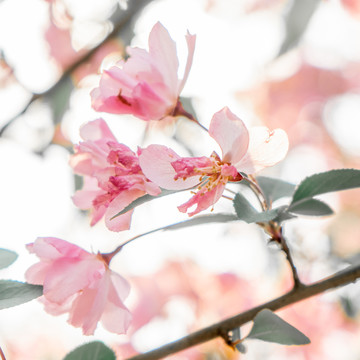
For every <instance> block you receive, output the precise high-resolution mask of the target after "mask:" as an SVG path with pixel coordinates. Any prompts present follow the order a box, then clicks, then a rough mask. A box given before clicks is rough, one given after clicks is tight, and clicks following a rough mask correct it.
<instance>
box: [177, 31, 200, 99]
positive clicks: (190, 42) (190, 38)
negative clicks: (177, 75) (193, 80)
mask: <svg viewBox="0 0 360 360" xmlns="http://www.w3.org/2000/svg"><path fill="white" fill-rule="evenodd" d="M186 42H187V47H188V58H187V61H186V66H185V71H184V76H183V78H182V80H181V82H180V84H179V90H178V94H180V93H181V91H182V90H183V88H184V86H185V83H186V81H187V78H188V76H189V72H190V69H191V66H192V62H193V58H194V51H195V43H196V35H191V34H190V33H189V32H188V33H187V35H186Z"/></svg>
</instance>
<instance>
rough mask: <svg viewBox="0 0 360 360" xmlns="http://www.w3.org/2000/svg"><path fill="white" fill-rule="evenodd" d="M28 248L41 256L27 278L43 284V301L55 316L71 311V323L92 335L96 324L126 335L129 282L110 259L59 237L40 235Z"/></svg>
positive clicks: (128, 313)
mask: <svg viewBox="0 0 360 360" xmlns="http://www.w3.org/2000/svg"><path fill="white" fill-rule="evenodd" d="M27 249H28V250H29V251H30V252H31V253H34V254H36V255H37V256H38V257H39V258H40V262H38V263H37V264H35V265H33V266H31V267H30V268H29V269H28V270H27V272H26V274H25V277H26V280H27V281H28V282H29V283H31V284H38V285H43V287H44V292H43V297H42V298H41V299H42V302H43V303H44V305H45V310H46V311H47V312H49V313H50V314H52V315H60V314H63V313H66V312H68V313H69V319H68V321H69V323H70V324H71V325H73V326H75V327H81V328H82V330H83V333H84V335H92V334H93V333H94V331H95V329H96V326H97V323H98V322H99V321H101V323H102V325H103V326H104V328H105V329H107V330H108V331H111V332H114V333H118V334H123V333H125V332H126V331H127V329H128V327H129V325H130V321H131V314H130V312H129V310H128V309H127V308H126V307H125V305H124V303H123V302H124V300H125V299H126V297H127V296H128V294H129V291H130V286H129V284H128V282H127V281H126V280H125V279H124V278H123V277H122V276H120V275H119V274H116V273H114V272H113V271H111V270H110V269H109V266H108V263H109V259H108V258H107V257H106V256H105V255H104V256H102V255H101V254H97V255H96V254H90V253H88V252H87V251H85V250H83V249H81V248H79V247H78V246H76V245H73V244H70V243H68V242H67V241H64V240H61V239H57V238H38V239H36V240H35V242H34V243H31V244H28V245H27Z"/></svg>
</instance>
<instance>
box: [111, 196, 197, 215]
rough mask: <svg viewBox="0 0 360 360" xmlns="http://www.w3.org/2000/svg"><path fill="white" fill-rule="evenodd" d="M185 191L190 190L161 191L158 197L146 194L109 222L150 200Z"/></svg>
mask: <svg viewBox="0 0 360 360" xmlns="http://www.w3.org/2000/svg"><path fill="white" fill-rule="evenodd" d="M185 190H190V189H184V190H165V189H162V190H161V193H160V194H159V195H156V196H153V195H148V194H146V195H144V196H141V197H139V198H137V199H136V200H134V201H133V202H132V203H131V204H129V205H128V206H126V207H125V208H124V209H123V210H121V211H119V212H118V213H117V214H116V215H114V216H113V217H112V218H111V219H110V220H112V219H115V218H116V217H118V216H120V215H122V214H125V213H127V212H128V211H130V210H132V209H135V208H136V207H138V206H140V205H142V204H145V203H147V202H149V201H151V200H154V199H158V198H161V197H163V196H167V195H171V194H175V193H178V192H181V191H185Z"/></svg>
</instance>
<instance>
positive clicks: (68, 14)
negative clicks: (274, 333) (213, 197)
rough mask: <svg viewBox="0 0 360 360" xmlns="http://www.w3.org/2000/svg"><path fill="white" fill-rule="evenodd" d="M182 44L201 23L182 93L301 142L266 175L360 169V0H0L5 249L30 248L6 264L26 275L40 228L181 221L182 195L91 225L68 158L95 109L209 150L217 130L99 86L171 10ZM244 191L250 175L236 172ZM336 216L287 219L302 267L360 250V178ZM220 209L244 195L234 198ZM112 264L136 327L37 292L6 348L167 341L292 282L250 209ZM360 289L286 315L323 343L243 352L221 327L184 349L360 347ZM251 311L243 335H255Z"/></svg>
mask: <svg viewBox="0 0 360 360" xmlns="http://www.w3.org/2000/svg"><path fill="white" fill-rule="evenodd" d="M157 21H161V23H162V24H163V25H164V26H165V27H166V28H167V29H168V30H169V33H170V35H171V36H172V38H173V39H174V40H175V41H176V43H177V49H178V56H179V59H180V64H181V65H180V70H179V74H180V77H181V74H182V73H183V69H184V65H185V61H186V56H187V52H186V42H185V38H184V35H185V34H186V31H187V30H189V31H190V33H192V34H196V35H197V44H196V49H195V56H194V63H193V67H192V69H191V72H190V76H189V79H188V82H187V84H186V86H185V89H184V91H183V93H182V96H183V98H184V103H185V105H186V107H187V109H188V110H191V111H192V112H193V113H194V114H196V117H197V118H198V119H199V121H200V122H201V123H203V124H204V125H205V126H208V125H209V122H210V120H211V117H212V115H213V114H214V113H215V112H216V111H219V110H220V109H221V108H222V107H224V106H228V107H229V108H230V109H231V110H232V111H233V112H234V113H235V114H237V115H238V116H239V117H240V118H242V120H243V121H244V122H245V123H246V124H247V125H248V126H252V125H261V124H263V125H266V126H268V127H269V128H277V127H281V128H283V129H284V130H286V131H287V133H288V136H289V139H290V150H289V153H288V156H287V158H286V159H285V160H284V161H283V162H282V163H280V164H278V165H276V166H275V167H273V168H271V169H268V170H266V171H264V172H262V174H261V175H268V176H274V177H279V178H281V179H283V180H286V181H290V182H293V183H298V182H299V181H300V180H302V179H303V178H304V177H306V176H308V175H310V174H313V173H316V172H320V171H326V170H330V169H334V168H342V167H346V168H358V169H359V168H360V41H359V39H360V1H358V0H297V1H296V0H294V1H290V0H242V1H238V0H191V1H190V0H143V1H140V0H129V1H125V0H118V1H117V0H104V1H101V2H99V1H93V0H87V1H86V2H85V1H82V0H53V1H51V0H47V1H46V0H1V1H0V109H1V111H0V169H1V186H0V199H1V200H0V201H1V202H0V219H1V223H0V224H1V226H0V247H2V248H7V249H10V250H13V251H16V252H17V253H18V254H19V259H18V260H17V261H16V262H15V263H14V264H13V265H12V266H11V267H9V268H7V269H4V270H1V272H0V277H1V278H2V279H14V280H24V275H23V274H24V272H25V271H26V269H27V268H28V267H29V266H30V265H31V264H33V263H34V262H35V261H36V259H35V257H34V256H31V255H29V254H28V253H27V251H26V250H25V246H24V245H25V244H27V243H30V242H32V241H34V240H35V238H36V237H38V236H53V237H59V238H62V239H65V240H67V241H70V242H73V243H75V244H77V245H79V246H82V247H83V248H85V249H86V250H88V251H94V252H97V251H102V252H107V251H111V250H113V249H114V248H115V247H116V246H117V245H118V244H119V243H120V242H123V241H125V240H127V239H129V238H130V237H132V236H134V235H137V234H140V233H143V232H145V231H148V230H151V229H153V228H155V227H159V226H163V225H167V224H171V223H174V222H176V221H180V220H185V219H186V218H187V215H184V214H180V213H179V212H178V210H177V208H176V206H178V205H180V204H182V203H183V202H185V201H186V200H187V199H188V198H189V194H188V193H181V194H176V195H173V196H169V197H166V198H161V199H159V200H156V201H153V202H152V203H148V204H145V205H143V206H141V207H139V208H138V209H136V211H135V213H134V216H133V222H132V228H131V230H129V231H125V232H122V233H112V232H110V231H108V230H107V229H106V227H105V225H104V224H103V223H102V222H100V223H99V224H97V225H96V226H95V227H93V228H91V227H90V226H89V217H88V214H87V213H86V212H81V211H79V210H78V209H77V208H76V207H75V206H74V205H73V203H72V201H71V196H72V195H73V194H74V191H75V190H76V189H78V188H79V187H80V186H81V179H79V178H77V177H74V175H73V173H72V171H71V169H70V167H69V165H68V160H69V155H70V154H71V153H72V144H73V143H77V142H79V140H80V138H79V127H80V126H81V124H83V123H85V122H87V121H90V120H94V119H96V118H99V117H103V118H104V119H105V120H106V121H107V122H108V124H109V126H110V127H111V129H112V130H113V132H114V134H115V135H116V137H117V139H118V141H119V142H123V143H125V144H126V145H128V146H129V147H131V148H132V149H133V150H136V148H137V146H147V145H148V144H150V143H162V144H165V145H168V146H171V147H172V148H173V149H174V150H176V151H177V152H178V153H179V154H182V155H183V156H188V155H190V154H193V155H195V156H201V155H206V156H208V155H210V154H211V152H212V151H213V150H216V148H214V146H215V143H214V142H213V141H212V139H209V138H208V137H207V135H206V134H205V133H204V132H203V131H201V129H199V128H198V127H196V126H195V125H194V124H191V123H189V122H187V121H186V120H185V119H179V120H178V121H177V122H176V123H166V124H164V123H154V124H147V123H145V122H143V121H141V120H138V119H136V118H134V117H131V116H124V115H123V116H115V115H109V114H105V113H96V112H95V111H94V110H92V109H91V102H90V95H89V93H90V91H91V90H92V89H93V88H94V87H96V86H97V85H98V82H99V74H100V73H101V71H102V70H103V69H106V68H108V67H109V66H111V65H112V64H114V63H115V62H116V61H117V60H119V59H121V58H122V57H124V56H125V54H126V51H125V49H126V46H128V45H131V46H139V47H142V48H146V47H147V39H148V35H149V32H150V30H151V28H152V26H153V25H154V24H155V23H156V22H157ZM234 189H236V188H234ZM324 198H325V199H326V201H327V202H328V203H330V204H331V206H332V207H333V208H334V209H335V210H336V213H337V214H336V215H335V216H332V217H328V218H322V219H313V218H311V219H307V218H302V219H301V220H293V221H289V222H288V223H286V225H285V235H286V236H287V238H288V241H289V246H290V248H291V250H292V252H293V256H294V260H295V263H296V265H297V267H298V270H299V273H300V277H301V279H302V280H303V281H304V282H305V283H309V282H313V281H316V280H320V279H321V278H323V277H326V276H330V275H331V274H333V273H334V272H336V271H338V270H340V269H342V268H344V267H346V266H347V265H348V264H352V263H358V262H359V258H360V255H359V254H360V191H359V190H351V191H347V192H344V193H340V194H339V193H338V194H335V195H334V194H330V195H327V196H325V197H324ZM214 211H215V212H225V211H227V212H229V211H233V210H232V204H231V202H230V201H227V200H226V199H223V200H222V201H220V202H219V203H217V204H216V205H215V209H214ZM112 269H113V270H116V271H118V272H119V273H120V274H122V275H123V276H124V277H126V278H127V279H128V280H129V282H130V283H131V285H132V292H131V295H130V297H129V298H128V301H127V302H126V304H127V306H128V307H129V308H130V310H131V311H132V312H133V316H134V320H133V324H132V326H131V328H130V331H129V334H128V335H121V336H118V335H114V334H109V333H107V332H106V331H105V330H103V329H102V328H101V326H100V325H99V326H98V329H97V331H96V333H95V336H93V337H85V336H83V335H82V334H81V329H75V328H72V327H71V326H69V325H68V324H67V323H66V315H65V316H60V317H52V316H51V315H48V314H46V313H45V312H44V311H43V309H42V305H41V304H40V303H38V302H37V301H36V300H35V301H32V302H30V303H27V304H24V305H22V306H18V307H14V308H10V309H5V310H2V311H1V312H0V346H1V347H2V349H3V351H4V352H5V354H6V356H7V360H33V359H39V360H59V359H62V358H63V357H64V355H65V354H66V353H67V352H69V351H70V350H71V349H73V348H75V347H77V346H79V345H81V344H82V343H84V342H87V341H90V340H93V339H97V340H101V341H104V342H105V343H106V344H107V345H109V346H111V347H112V348H113V349H114V351H116V353H117V354H118V358H119V359H122V358H126V357H128V356H130V355H132V354H135V353H136V352H139V351H141V352H142V351H147V350H150V349H153V348H155V347H157V346H160V345H161V344H164V343H166V342H169V341H172V340H176V339H177V338H179V337H181V336H184V335H186V334H188V333H189V332H192V331H195V330H198V329H200V328H202V327H204V326H207V325H210V324H212V323H214V322H217V321H219V320H221V319H224V318H225V317H228V316H231V315H234V314H236V313H239V312H242V311H244V310H246V309H248V308H250V307H252V306H255V305H258V304H260V303H262V302H265V301H268V300H270V299H272V298H274V297H276V296H279V295H281V294H283V293H284V292H285V291H287V290H289V289H290V287H291V274H290V270H289V268H288V264H287V263H286V260H285V256H284V255H283V254H282V253H280V251H279V250H278V249H277V248H276V247H273V246H268V245H267V239H266V236H265V235H264V234H263V233H262V232H261V231H260V230H259V229H258V228H257V227H256V226H255V225H248V224H245V223H243V222H238V223H231V224H225V225H219V224H217V225H202V226H198V227H193V228H190V229H183V230H179V231H171V232H162V233H155V234H153V235H149V236H146V237H143V238H140V239H138V240H137V241H135V242H133V243H131V244H129V245H128V246H127V247H126V248H125V249H124V250H123V251H122V252H121V253H120V254H119V255H117V256H116V258H114V260H113V262H112ZM359 295H360V289H359V286H358V285H357V286H356V285H349V286H347V287H345V288H343V289H339V290H336V291H332V292H329V293H327V294H324V295H321V296H318V297H316V298H312V299H309V300H306V301H302V302H301V303H298V304H296V305H294V306H292V307H290V308H287V309H284V310H282V311H279V312H278V314H279V315H280V316H281V317H282V318H284V319H285V320H287V321H288V322H290V323H291V324H293V325H294V326H295V327H297V328H298V329H299V330H301V331H302V332H304V333H305V334H306V335H307V336H308V337H309V338H310V339H311V342H312V343H311V344H310V345H307V346H303V347H285V346H281V345H276V344H270V343H264V342H260V341H256V340H251V341H248V342H247V343H246V347H247V349H248V352H247V353H246V354H244V355H240V354H238V353H235V352H234V351H232V350H231V349H230V348H227V347H226V346H225V345H224V344H223V343H222V341H212V342H209V343H206V344H203V345H201V346H198V347H195V348H192V349H189V350H187V351H185V352H182V353H179V354H176V355H174V356H172V357H171V359H179V360H180V359H194V360H195V359H196V360H198V359H199V360H200V359H206V360H222V359H238V358H241V359H245V360H253V359H270V360H271V359H276V360H281V359H291V360H305V359H306V360H308V359H309V360H310V359H311V360H312V359H317V360H318V359H328V360H338V359H347V360H358V359H359V358H360V343H359V336H360V315H359V308H360V303H359V300H358V299H359ZM246 331H247V330H246V326H245V329H244V331H243V330H242V333H243V335H245V334H246Z"/></svg>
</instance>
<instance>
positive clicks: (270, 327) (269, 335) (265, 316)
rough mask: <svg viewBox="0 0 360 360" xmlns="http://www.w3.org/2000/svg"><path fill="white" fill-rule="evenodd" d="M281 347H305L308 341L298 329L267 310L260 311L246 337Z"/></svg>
mask: <svg viewBox="0 0 360 360" xmlns="http://www.w3.org/2000/svg"><path fill="white" fill-rule="evenodd" d="M246 338H247V339H258V340H263V341H268V342H275V343H278V344H283V345H305V344H309V343H310V339H309V338H308V337H307V336H305V335H304V334H303V333H302V332H300V331H299V330H298V329H296V328H294V327H293V326H292V325H290V324H289V323H287V322H286V321H284V320H283V319H281V318H280V317H279V316H277V315H275V314H274V313H273V312H271V311H270V310H268V309H263V310H261V311H260V312H259V313H258V314H257V315H256V316H255V318H254V325H253V327H252V329H251V331H250V333H249V335H248V336H247V337H246Z"/></svg>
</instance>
